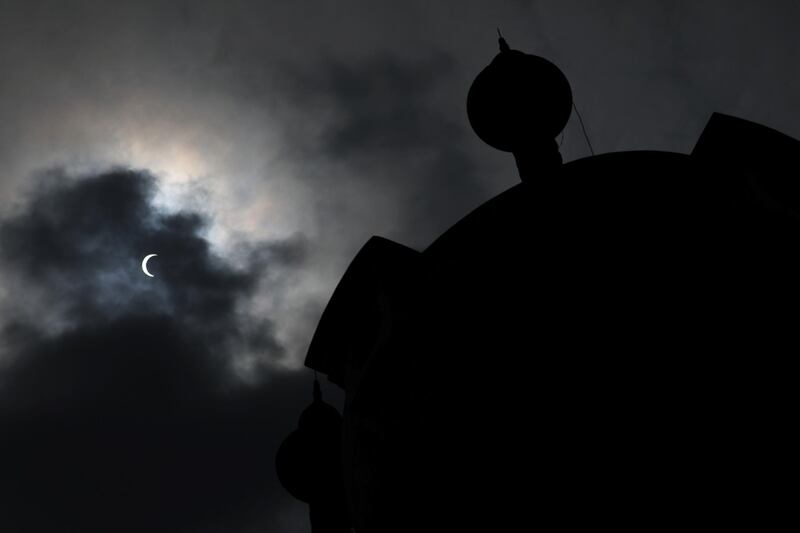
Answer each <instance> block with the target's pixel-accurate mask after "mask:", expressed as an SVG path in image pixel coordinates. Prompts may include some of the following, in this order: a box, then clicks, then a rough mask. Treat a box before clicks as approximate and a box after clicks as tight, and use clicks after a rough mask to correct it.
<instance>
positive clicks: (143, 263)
mask: <svg viewBox="0 0 800 533" xmlns="http://www.w3.org/2000/svg"><path fill="white" fill-rule="evenodd" d="M157 255H158V254H150V255H146V256H145V257H144V259H142V272H144V273H145V274H147V275H148V276H150V277H151V278H152V277H153V275H152V274H151V273H150V272H148V271H147V262H148V261H150V258H151V257H155V256H157Z"/></svg>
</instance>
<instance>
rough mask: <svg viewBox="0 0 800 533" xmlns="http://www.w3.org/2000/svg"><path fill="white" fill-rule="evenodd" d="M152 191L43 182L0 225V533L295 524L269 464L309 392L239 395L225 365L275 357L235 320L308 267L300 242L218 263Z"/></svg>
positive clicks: (288, 383) (191, 223)
mask: <svg viewBox="0 0 800 533" xmlns="http://www.w3.org/2000/svg"><path fill="white" fill-rule="evenodd" d="M156 190H157V180H156V179H155V178H154V177H153V176H151V175H149V174H148V173H146V172H141V171H134V170H129V169H115V170H111V171H108V172H105V173H100V174H96V175H90V176H80V177H74V176H68V175H66V174H64V173H63V172H59V171H53V172H49V173H47V174H46V175H45V176H44V177H43V178H41V179H40V180H38V182H37V185H36V186H35V187H34V189H33V193H32V194H31V195H30V198H29V201H28V202H26V203H25V204H23V205H22V206H21V207H20V208H19V210H18V212H17V213H16V214H15V215H13V216H11V217H8V218H6V219H4V220H2V222H0V261H2V266H3V269H2V273H3V277H4V278H5V279H4V282H5V283H4V287H5V289H6V291H7V295H6V299H5V301H6V302H7V306H6V308H5V309H3V314H2V316H0V319H1V321H0V326H1V327H2V328H3V329H2V338H3V340H4V344H3V347H4V352H3V354H2V360H1V361H0V362H1V363H2V366H0V427H2V435H3V438H2V439H0V465H2V470H3V472H4V473H3V476H1V477H0V529H2V530H3V531H15V532H17V531H19V532H23V531H40V530H51V531H52V530H62V531H66V530H75V531H78V530H80V531H119V532H125V531H142V530H148V531H172V532H174V531H216V530H219V529H216V528H222V527H223V525H224V527H232V526H233V525H235V524H244V523H246V522H247V521H249V520H250V521H252V520H255V521H257V522H265V521H266V522H269V521H270V520H272V521H274V520H278V518H276V517H279V516H284V515H285V513H286V512H290V511H292V510H293V509H294V510H297V508H298V507H297V505H296V504H292V503H291V502H289V501H288V497H287V496H285V495H284V493H283V490H282V489H281V488H280V487H279V486H277V483H276V481H275V479H274V473H273V469H272V461H273V457H274V453H275V450H276V447H277V444H278V443H279V441H280V438H282V436H283V435H285V434H287V433H288V432H289V431H290V430H291V429H292V426H293V425H294V420H295V419H296V416H297V413H298V412H299V411H300V409H301V408H302V406H303V404H304V403H305V402H306V400H307V398H306V396H307V394H306V393H307V392H308V390H309V389H310V387H309V384H308V381H307V376H304V375H303V374H297V373H292V372H288V373H287V372H283V371H280V370H279V369H278V368H277V367H275V366H274V365H269V364H267V363H265V365H262V367H261V374H260V376H259V377H260V378H261V379H259V380H255V381H254V382H253V383H251V384H244V383H242V382H241V381H240V380H238V379H236V377H235V375H234V372H233V369H234V365H233V362H234V361H235V360H236V357H237V354H238V353H239V352H242V351H243V352H256V353H259V354H261V355H262V356H263V358H264V361H266V362H269V361H273V362H274V361H276V360H279V359H280V358H281V357H282V356H283V354H284V345H283V343H282V342H281V341H280V339H278V338H277V337H276V335H275V334H274V325H273V322H272V320H271V319H270V317H257V316H251V315H249V314H248V313H247V312H246V310H247V309H248V308H247V306H243V305H241V304H242V303H243V302H245V303H246V302H247V300H248V299H249V298H250V297H251V295H252V294H253V293H255V292H256V291H257V290H259V288H260V287H261V286H262V285H263V284H264V283H267V284H269V283H270V281H269V280H270V279H271V277H274V273H275V272H276V271H280V270H281V269H292V268H296V267H297V266H298V265H301V264H302V263H303V261H304V260H305V251H304V249H305V244H304V241H303V239H302V238H300V237H298V238H296V239H292V240H287V241H278V242H266V243H242V244H241V246H239V247H237V249H236V252H235V253H236V255H237V257H236V258H234V259H235V261H229V260H227V258H221V257H218V256H217V255H215V253H214V252H213V250H212V248H211V247H210V245H209V242H208V241H207V240H206V239H205V238H204V236H203V232H204V231H205V230H206V228H207V226H208V224H209V221H208V220H207V218H206V216H205V215H203V214H202V213H198V212H186V211H182V212H174V213H167V212H162V211H160V210H158V209H156V208H155V207H154V206H153V203H152V200H153V198H154V196H155V193H156ZM146 253H158V254H159V255H158V257H156V258H154V259H153V260H152V261H151V263H150V265H149V266H151V267H152V269H151V270H152V271H153V273H154V274H155V276H156V277H155V278H152V279H151V278H146V277H145V276H144V274H143V273H142V272H141V270H140V262H141V258H142V257H143V255H144V254H146ZM234 264H235V265H236V266H233V265H234ZM11 280H13V283H9V281H11ZM273 289H275V290H278V287H273ZM35 295H38V296H35ZM266 370H269V372H266ZM298 512H299V511H298ZM227 530H230V529H227Z"/></svg>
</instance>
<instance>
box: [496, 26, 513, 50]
mask: <svg viewBox="0 0 800 533" xmlns="http://www.w3.org/2000/svg"><path fill="white" fill-rule="evenodd" d="M497 37H498V39H497V43H498V44H499V45H500V51H501V52H508V51H509V50H511V48H510V47H509V46H508V43H507V42H506V40H505V39H504V38H503V34H502V33H500V28H497Z"/></svg>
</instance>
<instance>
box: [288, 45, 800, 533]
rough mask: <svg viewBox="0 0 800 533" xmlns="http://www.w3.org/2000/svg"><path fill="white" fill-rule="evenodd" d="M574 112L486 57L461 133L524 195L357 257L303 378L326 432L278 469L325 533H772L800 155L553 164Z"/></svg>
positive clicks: (511, 58) (560, 85)
mask: <svg viewBox="0 0 800 533" xmlns="http://www.w3.org/2000/svg"><path fill="white" fill-rule="evenodd" d="M576 92H577V90H576ZM571 106H572V92H571V90H570V87H569V84H568V83H567V82H566V79H565V78H564V77H563V74H562V73H561V72H560V71H559V70H558V68H557V67H555V66H554V65H552V64H551V63H549V62H548V61H546V60H544V59H542V58H538V57H536V56H531V55H527V54H523V53H521V52H515V51H512V50H510V49H509V48H508V47H507V46H506V45H504V44H503V42H502V41H501V52H500V54H499V55H498V56H497V57H496V58H495V60H494V61H493V62H492V63H491V64H490V65H489V66H488V67H487V68H486V69H484V70H483V71H482V72H481V73H480V74H478V77H477V78H476V80H475V83H474V84H473V85H472V88H471V89H470V91H469V95H468V97H467V111H468V114H469V119H470V122H471V124H472V126H473V128H474V129H475V131H476V133H477V134H478V135H479V136H480V137H481V138H482V139H483V140H485V141H486V142H487V143H488V144H490V145H491V146H494V147H495V148H498V149H500V150H505V151H510V152H511V153H512V154H513V156H514V158H515V160H516V163H517V168H518V170H519V175H520V178H521V183H517V184H516V185H514V186H512V187H510V188H509V189H507V190H505V191H503V192H501V193H500V194H498V195H496V196H495V197H493V198H491V199H488V200H487V201H486V202H485V203H483V204H482V205H480V206H478V207H477V208H476V209H474V210H473V211H472V212H471V213H467V214H465V216H464V217H463V218H462V219H461V220H459V221H458V222H456V223H455V224H454V225H453V226H451V227H450V228H449V229H448V230H446V231H445V232H444V233H442V234H441V235H440V236H438V237H437V238H436V239H435V240H434V241H433V242H432V243H430V244H429V245H428V246H427V247H424V249H420V250H417V249H413V248H411V247H408V246H404V245H403V244H400V243H397V242H394V241H391V240H389V239H386V238H383V237H379V236H374V237H372V238H370V239H369V240H368V241H367V242H366V243H365V244H364V246H363V247H362V248H361V250H360V251H359V252H358V253H357V254H356V255H355V257H354V258H353V260H352V262H351V263H350V265H349V266H348V268H347V270H346V271H345V273H344V275H343V276H342V278H341V280H340V281H339V283H338V285H337V286H336V288H335V290H334V291H333V294H332V296H331V298H330V300H329V301H328V303H327V305H326V307H325V310H324V311H323V313H322V316H321V317H320V320H319V322H318V324H317V327H316V330H315V332H314V335H313V338H312V340H311V343H310V346H309V349H308V354H307V356H306V360H305V365H306V366H307V367H309V368H310V369H313V370H314V371H315V372H317V373H319V374H322V375H325V376H327V379H328V381H329V382H330V383H331V384H333V385H335V386H338V387H340V388H341V389H342V390H343V391H344V406H343V411H342V417H341V425H340V429H337V427H338V426H337V423H338V420H339V419H338V416H337V415H335V414H334V413H333V412H332V411H331V409H332V407H330V406H328V407H320V406H317V407H315V408H314V409H313V410H312V411H307V412H305V413H304V414H303V415H302V417H301V424H300V427H298V429H297V430H296V431H295V432H294V433H292V435H290V437H289V438H288V439H287V441H286V442H285V443H284V446H282V448H281V451H280V452H279V454H278V455H279V458H278V461H277V462H278V464H277V465H276V466H277V468H278V472H279V477H280V479H281V481H282V483H283V484H284V486H285V487H286V488H287V489H289V491H290V492H291V493H292V494H295V495H298V497H300V499H302V500H304V501H310V502H311V503H310V506H309V509H310V514H311V522H312V529H313V531H315V532H316V533H319V532H323V531H325V532H327V531H333V532H342V533H345V532H349V531H350V529H351V528H352V529H353V530H354V531H356V532H357V533H374V532H379V533H395V532H396V533H400V532H403V533H405V532H408V531H432V532H441V531H498V532H499V531H518V530H520V529H521V528H532V527H537V526H540V527H541V528H542V529H572V528H574V529H580V530H583V529H595V528H597V527H598V526H600V525H602V526H605V525H609V526H611V527H613V528H621V529H623V530H628V529H629V530H640V529H642V527H645V528H647V527H649V526H651V525H655V524H658V525H667V526H668V527H669V526H673V527H672V528H673V529H677V528H681V527H685V526H686V524H695V523H708V524H712V523H713V524H715V525H729V526H737V527H741V526H742V524H747V525H749V526H751V527H750V529H757V530H762V529H765V528H764V527H763V526H764V521H765V520H768V518H765V517H771V516H773V514H772V513H773V510H774V509H775V506H774V502H776V501H788V500H787V499H786V497H787V496H786V494H788V493H785V492H784V489H783V487H784V486H785V483H781V482H780V480H778V479H776V476H779V475H782V474H781V473H782V472H785V468H786V465H787V464H789V463H791V461H793V457H794V454H795V450H796V447H797V445H798V443H797V440H796V438H795V437H792V438H789V436H788V435H789V434H790V433H791V434H792V435H793V433H794V432H792V431H791V428H790V427H791V425H788V426H787V424H786V421H787V420H793V419H794V417H795V416H796V413H795V412H794V408H793V406H794V405H795V403H796V402H793V401H792V398H790V396H791V395H792V394H793V391H795V390H796V384H795V383H794V382H793V377H794V376H796V371H795V369H794V358H793V357H791V356H788V355H787V354H786V353H785V352H786V349H785V347H786V346H793V345H795V344H796V334H795V331H796V324H797V320H796V317H795V315H794V314H792V313H791V312H789V313H788V314H787V311H786V310H787V307H790V308H793V307H794V306H795V303H796V302H798V301H800V276H799V275H798V272H800V253H798V249H800V244H799V243H800V180H799V179H798V178H797V176H800V142H798V141H797V140H796V139H793V138H791V137H789V136H787V135H784V134H782V133H780V132H778V131H776V130H773V129H770V128H768V127H766V126H763V125H759V124H756V123H753V122H750V121H747V120H744V119H741V118H736V117H732V116H728V115H723V114H719V113H713V114H711V116H710V118H709V120H708V122H707V124H706V126H705V129H704V130H703V132H702V133H701V135H700V137H699V139H698V140H697V143H696V144H695V146H694V148H693V150H692V151H691V153H677V152H667V151H630V152H613V153H602V154H599V155H594V152H593V150H592V155H591V156H589V157H583V158H579V159H576V160H573V161H568V162H566V163H563V164H562V159H561V155H560V154H559V151H558V149H559V147H558V145H557V144H556V142H555V140H554V136H555V135H557V134H558V133H559V131H561V129H562V128H564V125H565V123H566V121H567V120H568V118H569V114H570V113H569V112H570V108H571ZM573 108H574V107H573ZM574 109H576V108H574ZM576 114H577V109H576ZM578 118H579V119H580V115H578ZM587 141H588V137H587ZM315 398H316V396H315ZM315 401H316V399H315ZM314 427H316V428H328V429H326V430H324V431H321V432H320V434H322V433H324V434H326V435H327V437H325V439H314V438H308V437H309V436H310V435H312V434H314V432H313V431H307V429H309V428H314ZM786 428H788V429H786ZM323 441H324V442H326V443H327V444H324V445H322V446H319V445H318V444H319V443H321V442H323ZM292 465H293V466H292ZM287 466H292V468H287ZM282 469H284V470H283V471H282ZM290 470H291V471H292V472H294V474H292V473H289V471H290ZM335 472H339V473H341V476H340V477H337V476H336V475H335ZM326 480H327V481H326ZM340 481H341V483H340ZM315 484H320V485H321V486H324V487H325V490H324V491H321V494H323V495H324V496H321V497H319V498H318V499H316V500H315V499H314V498H313V497H312V496H309V494H311V492H312V491H310V490H308V487H310V486H314V485H315ZM792 512H793V508H792ZM784 518H786V517H784ZM784 521H785V520H784ZM778 524H781V523H780V522H778V523H777V524H775V525H776V526H777V525H778ZM771 529H777V527H773V528H771Z"/></svg>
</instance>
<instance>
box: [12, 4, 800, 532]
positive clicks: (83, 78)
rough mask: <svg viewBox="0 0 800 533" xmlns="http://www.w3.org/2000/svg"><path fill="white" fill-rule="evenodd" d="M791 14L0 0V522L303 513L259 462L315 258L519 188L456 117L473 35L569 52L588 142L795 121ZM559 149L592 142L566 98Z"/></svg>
mask: <svg viewBox="0 0 800 533" xmlns="http://www.w3.org/2000/svg"><path fill="white" fill-rule="evenodd" d="M798 22H800V3H797V2H793V1H777V0H774V1H770V2H757V1H751V2H744V1H735V2H734V1H717V2H709V1H699V0H696V1H687V2H677V1H614V2H602V3H601V2H589V1H585V2H584V1H565V0H559V1H547V2H524V1H514V2H511V1H509V2H500V1H492V2H489V1H484V2H476V1H468V0H459V1H441V2H424V1H411V2H402V3H401V2H380V1H375V0H370V1H341V0H340V1H324V2H323V1H285V2H283V1H261V2H256V1H238V0H228V1H224V2H223V1H219V2H209V1H171V2H168V1H158V2H156V1H143V0H139V1H136V2H120V1H115V0H105V1H35V0H24V1H23V0H19V1H16V0H0V163H1V164H2V166H1V167H0V170H1V173H0V531H3V532H6V531H9V532H12V533H23V532H52V531H81V532H92V531H98V532H100V531H102V532H109V531H110V532H117V531H119V532H127V531H131V532H133V531H137V532H139V531H145V530H146V531H170V532H183V531H187V532H201V533H202V532H218V531H219V532H221V531H225V532H229V533H240V532H242V533H250V532H261V531H269V532H275V533H284V532H286V533H288V532H293V533H294V532H299V531H308V530H309V527H308V524H307V517H306V515H305V508H304V506H303V505H302V504H299V503H296V502H293V501H292V500H291V499H290V498H289V497H288V495H286V494H285V493H284V492H283V491H282V490H281V488H280V487H279V486H278V484H277V481H276V480H275V476H274V474H273V467H272V461H273V457H274V453H275V450H276V446H277V444H278V443H279V442H280V440H281V439H282V438H283V437H284V436H285V435H286V434H287V433H288V432H289V431H290V430H291V429H292V428H293V426H294V424H295V423H296V420H297V415H298V414H299V411H300V410H301V409H302V407H303V406H304V405H305V404H306V403H307V402H308V400H309V399H310V398H309V397H310V380H309V375H308V371H306V370H303V369H302V368H301V365H302V360H303V357H304V355H305V349H306V347H307V345H308V342H309V341H310V337H311V334H312V333H313V330H314V327H315V325H316V321H317V319H318V317H319V314H320V312H321V310H322V308H323V307H324V304H325V302H326V301H327V298H328V297H329V296H330V293H331V291H332V290H333V288H334V286H335V284H336V282H337V280H338V278H339V277H340V276H341V274H342V272H343V271H344V269H345V268H346V266H347V263H348V262H349V260H350V259H351V258H352V256H353V254H354V253H355V252H356V251H357V249H358V248H359V247H360V246H361V245H362V244H363V243H364V242H365V241H366V239H367V238H369V237H370V236H371V235H374V234H378V235H383V236H386V237H389V238H392V239H395V240H397V241H399V242H402V243H404V244H407V245H411V246H414V247H417V248H420V249H421V248H424V247H425V246H426V245H427V244H428V243H430V242H431V241H432V240H433V239H434V238H435V237H436V236H437V235H439V234H440V233H441V232H442V231H443V230H445V229H446V228H447V227H449V226H450V225H451V224H453V223H454V222H455V221H457V220H458V219H459V218H461V217H462V216H463V215H465V214H466V213H467V212H468V211H469V210H470V209H472V208H474V207H476V206H477V205H479V204H481V203H482V202H484V201H486V200H487V199H489V198H491V197H492V196H493V195H495V194H497V193H499V192H500V191H502V190H504V189H506V188H508V187H510V186H511V185H513V184H515V183H516V182H517V181H518V178H517V177H516V169H515V167H514V163H513V159H512V158H511V157H510V156H508V155H507V154H503V153H499V152H496V151H494V150H492V149H491V148H489V147H488V146H485V145H483V144H482V143H481V142H480V141H479V140H478V139H477V137H476V136H475V135H474V134H473V133H472V132H471V130H470V128H469V124H468V122H467V118H466V113H465V99H466V93H467V90H468V88H469V84H470V83H471V81H472V79H473V78H474V76H475V75H476V74H477V73H478V72H479V71H480V69H481V68H483V67H484V66H485V65H486V64H488V62H489V61H490V60H491V59H492V57H493V56H494V55H495V53H496V51H497V50H496V46H497V43H496V35H495V27H496V26H499V27H500V28H501V29H502V31H503V33H504V35H505V36H506V38H507V39H508V41H509V43H510V44H511V46H512V47H513V48H518V49H521V50H523V51H527V52H531V53H536V54H539V55H543V56H545V57H547V58H549V59H550V60H552V61H554V62H555V63H556V64H558V65H559V66H560V67H561V68H562V70H563V71H564V72H565V74H566V75H567V77H568V78H569V79H570V82H571V84H572V88H573V94H574V97H575V100H576V103H577V105H578V107H579V108H580V109H581V112H582V115H583V118H584V120H585V123H586V126H587V128H588V131H589V135H590V136H591V139H592V144H593V145H594V147H595V150H596V151H597V152H609V151H618V150H633V149H658V150H674V151H680V152H687V151H689V150H691V147H692V146H693V144H694V142H695V140H696V139H697V136H698V135H699V133H700V131H701V130H702V127H703V125H704V123H705V122H706V120H707V119H708V117H709V115H710V114H711V113H712V112H713V111H721V112H725V113H730V114H734V115H738V116H741V117H743V118H747V119H750V120H754V121H757V122H761V123H763V124H766V125H768V126H771V127H774V128H777V129H779V130H781V131H783V132H785V133H787V134H789V135H792V136H794V137H800V120H798V119H800V97H798V95H800V69H799V68H798V65H800V33H799V32H797V27H798ZM562 153H563V155H564V158H565V160H567V161H569V160H573V159H577V158H580V157H584V156H586V155H588V150H587V147H586V144H585V142H584V140H583V138H582V136H581V133H580V127H579V125H578V124H577V123H576V121H575V119H574V117H573V119H572V120H571V121H570V123H569V124H568V126H567V128H566V133H565V139H564V143H563V146H562ZM149 253H157V254H158V257H156V258H154V259H153V260H152V261H151V262H150V266H151V270H152V271H153V273H154V274H155V277H154V278H147V277H146V276H144V274H143V273H142V272H141V270H140V262H141V259H142V257H144V256H145V255H146V254H149ZM330 387H331V386H330V385H329V386H328V388H326V392H327V393H328V394H329V396H334V397H335V398H337V399H338V397H336V396H335V394H334V391H332V390H330Z"/></svg>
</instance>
